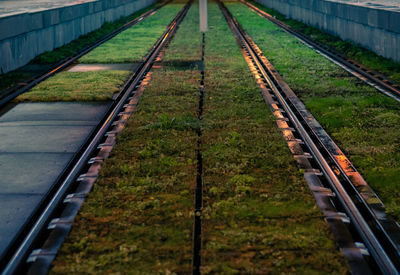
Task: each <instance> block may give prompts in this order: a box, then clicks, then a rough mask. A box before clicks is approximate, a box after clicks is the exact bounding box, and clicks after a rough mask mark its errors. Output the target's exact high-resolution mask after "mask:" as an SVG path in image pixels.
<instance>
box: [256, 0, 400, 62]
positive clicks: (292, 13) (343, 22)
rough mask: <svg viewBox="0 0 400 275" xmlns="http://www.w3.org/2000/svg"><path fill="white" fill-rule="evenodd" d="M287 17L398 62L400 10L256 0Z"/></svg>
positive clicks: (310, 0) (321, 1)
mask: <svg viewBox="0 0 400 275" xmlns="http://www.w3.org/2000/svg"><path fill="white" fill-rule="evenodd" d="M256 1H257V2H258V3H260V4H262V5H264V6H267V7H269V8H272V9H275V10H277V11H279V12H280V13H282V14H284V15H286V16H287V17H289V18H292V19H296V20H298V21H301V22H303V23H305V24H308V25H311V26H314V27H317V28H319V29H321V30H323V31H325V32H328V33H331V34H333V35H336V36H339V37H340V38H342V39H343V40H349V41H352V42H355V43H357V44H360V45H362V46H363V47H365V48H367V49H370V50H372V51H374V52H376V53H377V54H379V55H381V56H384V57H387V58H390V59H393V60H395V61H398V62H400V9H399V8H395V7H393V8H387V9H376V8H374V7H369V6H361V5H351V4H348V3H340V2H333V1H326V0H256Z"/></svg>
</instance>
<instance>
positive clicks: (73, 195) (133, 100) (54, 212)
mask: <svg viewBox="0 0 400 275" xmlns="http://www.w3.org/2000/svg"><path fill="white" fill-rule="evenodd" d="M190 5H191V1H189V2H188V3H187V4H186V5H185V6H184V7H183V9H182V10H181V11H180V12H179V13H178V14H177V16H176V17H175V18H174V19H173V20H172V22H171V23H170V24H169V26H168V27H167V30H166V31H165V32H164V34H163V35H162V36H161V37H160V38H159V40H158V41H157V43H156V44H155V45H154V47H153V49H151V50H150V52H149V53H148V55H147V56H146V58H145V60H144V62H142V63H141V65H140V66H139V67H138V68H137V70H136V72H135V73H134V74H133V75H132V76H131V77H130V78H129V79H128V81H127V82H126V83H125V85H124V87H123V89H122V91H121V92H120V94H119V96H118V98H117V99H116V100H115V101H114V102H113V104H112V106H111V107H110V109H109V111H108V112H107V114H106V115H105V116H104V118H103V120H102V121H101V122H100V124H99V125H98V127H97V129H96V131H95V133H94V134H93V135H92V136H91V137H90V139H89V141H88V142H87V143H86V145H85V146H84V148H82V150H81V152H80V154H79V157H78V158H77V161H76V162H74V163H73V164H71V165H70V168H69V169H68V172H67V173H66V174H65V175H64V176H63V177H62V180H60V182H59V184H58V185H57V188H56V190H55V191H54V192H52V193H51V194H50V195H49V197H48V199H47V203H46V205H45V206H44V207H42V209H43V211H42V212H41V213H39V214H38V215H37V216H38V218H37V219H35V220H34V221H32V222H31V225H32V226H31V227H30V228H29V229H28V230H26V231H27V232H28V233H27V234H26V235H25V236H22V237H21V239H22V241H21V242H19V244H18V245H15V246H14V248H15V249H14V250H13V251H10V253H9V257H8V259H6V260H7V264H5V266H2V267H0V268H1V270H2V271H1V274H2V275H8V274H21V273H26V274H45V273H47V272H48V269H49V267H50V265H51V262H52V260H53V259H54V258H55V256H56V254H57V251H58V249H59V248H60V247H61V244H62V242H63V240H64V238H65V237H66V236H67V234H68V233H69V231H70V228H71V226H72V222H73V219H74V217H75V215H76V214H77V212H78V210H79V208H80V207H81V205H82V204H83V201H84V199H85V197H86V196H87V195H88V193H89V192H90V190H91V188H92V186H93V184H94V181H95V180H96V178H97V176H98V172H99V170H100V168H101V165H102V163H103V161H104V159H105V158H107V156H108V155H109V153H110V151H111V150H112V147H113V145H114V144H115V138H116V134H117V133H118V132H119V131H121V130H122V129H123V127H124V125H125V123H126V121H127V120H128V118H129V117H130V115H131V114H132V112H133V111H134V110H135V108H136V105H137V103H138V101H139V98H140V96H141V94H142V92H143V89H144V86H145V85H146V84H147V83H148V81H149V78H148V72H149V71H150V69H151V67H152V65H153V63H154V62H156V61H158V60H159V58H160V56H161V54H162V51H163V49H165V47H166V46H167V44H168V43H169V42H170V41H171V39H172V37H173V35H174V34H175V32H176V30H177V28H178V26H179V24H180V23H181V21H182V20H183V18H184V17H185V15H186V13H187V11H188V10H189V7H190ZM3 260H4V259H3Z"/></svg>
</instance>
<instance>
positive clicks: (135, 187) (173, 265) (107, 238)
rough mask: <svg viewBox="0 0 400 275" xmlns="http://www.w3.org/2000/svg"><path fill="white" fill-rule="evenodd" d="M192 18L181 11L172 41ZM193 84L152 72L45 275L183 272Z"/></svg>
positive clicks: (177, 72)
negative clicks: (130, 116)
mask: <svg viewBox="0 0 400 275" xmlns="http://www.w3.org/2000/svg"><path fill="white" fill-rule="evenodd" d="M197 13H198V9H197V8H196V7H193V8H191V9H190V10H189V14H188V17H186V18H189V19H188V20H187V19H185V20H184V21H183V23H182V25H181V27H180V28H179V30H178V33H177V34H176V37H177V38H179V37H182V36H183V37H186V36H190V35H191V34H190V33H188V31H190V28H188V25H190V24H189V22H188V21H190V18H193V17H194V16H195V15H196V14H197ZM198 43H199V42H198ZM181 47H183V45H181ZM197 49H198V50H200V45H199V44H198V46H197ZM199 54H200V53H199V52H198V55H199ZM168 56H170V50H169V49H168V50H167V52H166V57H168ZM165 79H169V81H167V82H165ZM199 79H200V73H199V71H196V70H182V69H181V68H173V67H170V66H167V67H164V68H159V69H153V76H152V80H151V84H150V86H149V87H147V88H146V90H145V92H144V95H143V96H142V98H141V100H140V103H139V107H138V110H137V111H136V112H135V113H134V114H133V118H132V119H130V120H129V122H128V124H127V127H126V128H125V129H124V131H123V133H122V134H121V135H119V136H118V143H117V145H116V147H115V148H114V150H113V152H112V155H111V157H110V158H109V159H107V160H106V162H105V164H104V166H103V169H102V170H101V175H100V178H99V180H98V181H97V182H96V185H95V188H94V190H93V192H92V193H91V194H90V197H89V198H88V200H87V202H86V203H85V205H84V207H83V209H82V211H81V212H80V214H79V215H78V217H77V220H76V222H75V224H74V227H73V230H72V232H71V234H70V236H69V237H68V239H67V240H66V243H65V244H64V245H63V247H62V250H61V252H60V255H59V256H58V257H57V259H56V262H55V263H54V268H53V269H52V273H53V274H58V273H62V274H65V273H68V274H74V273H89V274H93V273H107V274H108V273H119V272H120V273H129V274H189V273H191V259H192V254H191V253H192V241H191V240H192V227H193V216H192V213H193V197H194V193H193V190H194V185H195V179H196V154H195V150H194V148H195V146H196V143H197V134H196V129H197V128H198V127H199V123H198V121H197V118H196V111H197V104H198V87H199V86H198V85H199Z"/></svg>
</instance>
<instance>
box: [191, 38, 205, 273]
mask: <svg viewBox="0 0 400 275" xmlns="http://www.w3.org/2000/svg"><path fill="white" fill-rule="evenodd" d="M204 48H205V33H202V44H201V79H200V91H199V108H198V113H197V119H198V120H199V122H201V121H202V118H203V104H204ZM201 138H202V130H201V124H199V127H198V128H197V148H196V157H197V175H196V190H195V202H194V203H195V210H194V214H195V215H194V230H193V274H201V272H200V267H201V241H202V238H201V232H202V230H201V219H202V209H203V154H202V141H201Z"/></svg>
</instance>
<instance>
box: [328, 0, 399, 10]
mask: <svg viewBox="0 0 400 275" xmlns="http://www.w3.org/2000/svg"><path fill="white" fill-rule="evenodd" d="M329 1H331V2H340V3H347V4H351V5H356V6H363V7H368V8H371V9H387V10H394V11H397V10H398V11H400V0H329Z"/></svg>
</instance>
